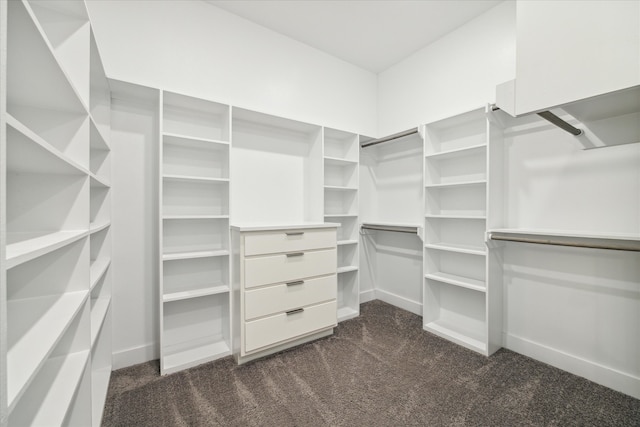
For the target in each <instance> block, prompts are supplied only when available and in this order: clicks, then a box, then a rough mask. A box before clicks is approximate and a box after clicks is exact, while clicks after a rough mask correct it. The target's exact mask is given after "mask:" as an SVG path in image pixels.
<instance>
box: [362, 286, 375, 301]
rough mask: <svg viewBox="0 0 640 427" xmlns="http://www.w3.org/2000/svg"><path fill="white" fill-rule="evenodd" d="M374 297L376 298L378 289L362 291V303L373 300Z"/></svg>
mask: <svg viewBox="0 0 640 427" xmlns="http://www.w3.org/2000/svg"><path fill="white" fill-rule="evenodd" d="M374 299H376V291H375V290H374V289H370V290H368V291H362V292H360V304H362V303H365V302H369V301H373V300H374Z"/></svg>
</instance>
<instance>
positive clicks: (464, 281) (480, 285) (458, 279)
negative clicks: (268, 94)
mask: <svg viewBox="0 0 640 427" xmlns="http://www.w3.org/2000/svg"><path fill="white" fill-rule="evenodd" d="M424 277H425V278H427V279H431V280H437V281H438V282H442V283H448V284H450V285H454V286H460V287H462V288H467V289H471V290H473V291H478V292H486V290H487V287H486V285H485V283H484V282H483V281H482V280H476V279H471V278H469V277H463V276H457V275H455V274H449V273H442V272H436V273H427V274H425V275H424Z"/></svg>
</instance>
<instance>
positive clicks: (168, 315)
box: [159, 91, 231, 375]
mask: <svg viewBox="0 0 640 427" xmlns="http://www.w3.org/2000/svg"><path fill="white" fill-rule="evenodd" d="M160 104H161V117H162V120H161V130H160V135H161V144H160V168H159V169H160V182H159V188H160V197H159V200H160V202H159V203H160V221H159V226H160V230H159V236H160V262H159V265H160V302H159V304H160V310H159V312H160V331H161V335H160V336H161V338H160V348H161V350H160V353H161V356H160V371H161V374H163V375H165V374H169V373H172V372H175V371H178V370H181V369H185V368H188V367H190V366H195V365H198V364H201V363H203V362H207V361H209V360H214V359H217V358H219V357H223V356H227V355H229V354H231V351H230V348H231V343H230V326H229V262H230V260H229V167H230V162H229V158H230V154H229V151H230V126H231V122H230V120H231V117H230V107H228V106H226V105H222V104H218V103H215V102H210V101H205V100H202V99H197V98H192V97H189V96H185V95H181V94H176V93H173V92H167V91H162V94H161V102H160Z"/></svg>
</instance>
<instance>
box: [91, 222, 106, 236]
mask: <svg viewBox="0 0 640 427" xmlns="http://www.w3.org/2000/svg"><path fill="white" fill-rule="evenodd" d="M110 226H111V221H106V222H102V223H99V224H96V223H91V224H89V233H90V234H95V233H97V232H98V231H102V230H104V229H105V228H108V227H110Z"/></svg>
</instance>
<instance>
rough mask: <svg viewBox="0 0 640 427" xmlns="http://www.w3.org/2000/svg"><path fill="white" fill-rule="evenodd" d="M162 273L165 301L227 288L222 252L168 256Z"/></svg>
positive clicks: (227, 265) (217, 291)
mask: <svg viewBox="0 0 640 427" xmlns="http://www.w3.org/2000/svg"><path fill="white" fill-rule="evenodd" d="M163 273H164V277H163V281H164V294H163V295H162V298H163V300H164V301H165V302H167V301H174V300H179V299H188V298H195V297H198V296H204V295H212V294H216V293H221V292H227V291H228V290H229V262H228V260H227V257H224V256H217V257H216V256H211V257H203V258H187V259H175V260H168V261H165V262H164V268H163Z"/></svg>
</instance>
